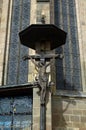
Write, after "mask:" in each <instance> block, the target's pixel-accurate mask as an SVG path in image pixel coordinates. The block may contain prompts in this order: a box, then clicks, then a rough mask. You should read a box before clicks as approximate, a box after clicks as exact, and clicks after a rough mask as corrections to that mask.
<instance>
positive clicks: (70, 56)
mask: <svg viewBox="0 0 86 130" xmlns="http://www.w3.org/2000/svg"><path fill="white" fill-rule="evenodd" d="M54 6H55V24H56V25H57V26H58V27H59V28H61V29H63V30H64V31H66V32H67V39H66V44H65V45H64V46H63V47H59V48H57V49H56V52H57V53H63V54H64V58H63V59H62V60H59V59H57V60H56V75H57V76H56V81H57V89H66V90H82V88H81V70H80V54H79V45H78V44H79V43H78V36H77V25H76V10H75V1H74V0H69V1H67V0H61V1H60V0H55V5H54Z"/></svg>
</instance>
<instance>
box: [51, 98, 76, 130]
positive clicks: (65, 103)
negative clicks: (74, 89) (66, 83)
mask: <svg viewBox="0 0 86 130" xmlns="http://www.w3.org/2000/svg"><path fill="white" fill-rule="evenodd" d="M52 100H53V101H52V126H53V130H66V128H67V127H72V123H70V122H69V120H70V119H69V115H68V114H72V110H71V108H73V107H75V105H76V101H75V100H74V99H69V98H66V97H63V98H61V97H56V96H53V98H52Z"/></svg>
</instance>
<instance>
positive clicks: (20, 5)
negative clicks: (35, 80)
mask: <svg viewBox="0 0 86 130" xmlns="http://www.w3.org/2000/svg"><path fill="white" fill-rule="evenodd" d="M12 10H13V12H12V22H11V32H10V45H9V56H8V71H7V84H22V83H26V82H27V80H28V61H23V60H22V57H23V56H25V55H28V48H27V47H25V46H23V45H21V44H20V41H19V35H18V34H19V32H20V30H23V29H25V28H26V27H27V26H28V25H29V22H30V0H21V1H19V0H14V1H13V9H12Z"/></svg>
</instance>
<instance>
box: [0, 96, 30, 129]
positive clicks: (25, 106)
mask: <svg viewBox="0 0 86 130" xmlns="http://www.w3.org/2000/svg"><path fill="white" fill-rule="evenodd" d="M31 121H32V97H31V96H23V97H7V98H6V97H5V98H0V128H1V129H2V130H5V129H6V130H12V129H15V130H17V129H18V130H19V129H29V130H30V129H31V127H32V126H31Z"/></svg>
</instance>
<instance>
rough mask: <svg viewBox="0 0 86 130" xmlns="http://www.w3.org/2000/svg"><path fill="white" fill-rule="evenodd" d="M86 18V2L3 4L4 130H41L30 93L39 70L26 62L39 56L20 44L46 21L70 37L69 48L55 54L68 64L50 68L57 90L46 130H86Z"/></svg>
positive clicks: (0, 82) (0, 124)
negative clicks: (29, 30) (23, 33)
mask: <svg viewBox="0 0 86 130" xmlns="http://www.w3.org/2000/svg"><path fill="white" fill-rule="evenodd" d="M85 12H86V1H85V0H82V1H80V0H0V88H1V90H0V93H1V96H0V128H1V129H3V130H4V129H5V128H8V129H9V130H10V129H11V130H12V129H22V130H23V129H24V130H26V129H28V130H29V129H30V130H36V129H37V130H40V96H39V95H38V94H37V91H38V90H37V89H36V88H34V89H26V86H27V84H28V83H32V82H33V81H34V77H35V75H36V70H35V67H34V65H33V64H32V63H31V62H30V61H29V60H26V61H24V60H23V57H24V56H26V55H29V54H35V52H34V51H33V50H32V49H30V48H28V47H26V46H23V45H22V44H21V43H20V39H19V32H20V31H22V30H24V29H25V28H27V27H28V26H29V25H31V24H41V18H42V16H44V17H45V24H55V25H56V26H57V27H59V28H60V29H62V30H64V31H65V32H67V38H66V43H65V45H63V46H61V47H58V48H56V49H55V50H54V53H57V54H63V55H64V58H62V59H56V60H55V61H54V64H53V66H52V67H51V79H52V80H53V81H54V82H55V86H54V89H53V90H52V91H53V94H51V93H49V99H48V100H49V101H48V103H47V104H46V130H85V129H86V73H85V72H86V60H85V59H86V58H85V56H86V52H85V51H86V45H85V44H86V39H85V35H86V20H85V19H86V13H85ZM29 86H30V84H29ZM22 87H24V88H22ZM4 88H5V90H4ZM8 88H9V89H8ZM17 88H19V89H17ZM21 89H22V90H21ZM2 90H3V91H2ZM7 91H9V92H8V93H7ZM23 91H24V92H23ZM27 91H29V92H27ZM11 92H12V94H10V93H11ZM3 93H4V94H3ZM5 93H6V94H5ZM14 93H15V94H14ZM16 93H17V94H16ZM7 108H8V109H7Z"/></svg>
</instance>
